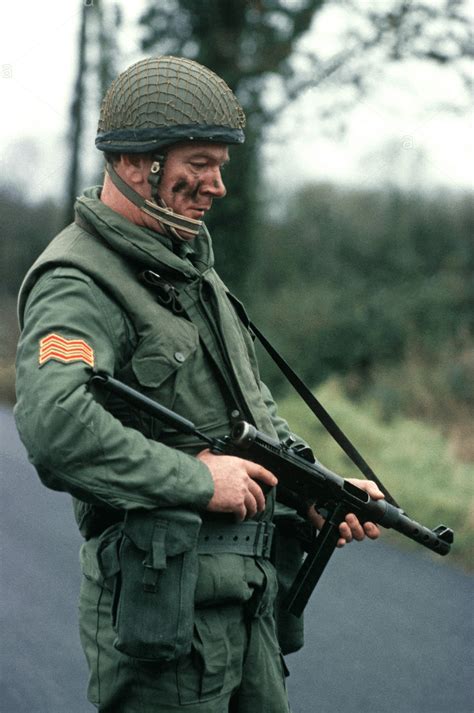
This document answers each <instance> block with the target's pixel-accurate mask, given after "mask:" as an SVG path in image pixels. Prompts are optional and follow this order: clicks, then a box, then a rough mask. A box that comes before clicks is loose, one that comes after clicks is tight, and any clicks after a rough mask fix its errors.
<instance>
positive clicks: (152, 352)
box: [131, 318, 199, 408]
mask: <svg viewBox="0 0 474 713" xmlns="http://www.w3.org/2000/svg"><path fill="white" fill-rule="evenodd" d="M198 347H199V334H198V330H197V328H196V327H195V326H194V325H193V324H191V323H190V322H188V321H186V320H185V319H183V318H174V319H173V318H171V319H168V320H167V322H165V323H163V324H162V325H160V324H158V325H157V328H156V331H155V332H154V333H153V334H149V335H145V336H144V337H143V338H142V339H141V340H140V342H139V344H138V346H137V348H136V350H135V353H134V354H133V357H132V362H131V366H132V371H133V373H134V376H135V378H136V379H137V381H138V383H139V384H140V386H141V387H142V390H143V391H144V392H146V393H147V395H150V396H152V397H155V398H156V399H158V400H159V401H160V402H161V403H163V405H165V406H168V408H172V407H173V403H174V399H175V395H176V380H177V378H178V376H179V373H180V372H181V371H183V370H184V371H187V370H189V369H192V363H193V361H194V358H195V355H196V352H197V350H198Z"/></svg>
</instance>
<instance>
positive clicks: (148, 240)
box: [75, 186, 214, 279]
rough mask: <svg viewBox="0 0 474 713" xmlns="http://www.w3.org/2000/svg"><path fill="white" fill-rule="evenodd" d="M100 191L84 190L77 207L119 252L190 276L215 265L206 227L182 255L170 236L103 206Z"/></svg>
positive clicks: (94, 188) (142, 262)
mask: <svg viewBox="0 0 474 713" xmlns="http://www.w3.org/2000/svg"><path fill="white" fill-rule="evenodd" d="M100 190H101V189H100V186H95V187H93V188H88V189H87V190H86V191H84V194H83V195H82V196H81V197H80V198H78V200H77V201H76V205H75V209H76V211H77V213H78V214H79V215H80V216H81V217H82V218H83V219H84V220H86V221H87V222H88V223H89V225H91V227H92V228H94V230H95V231H96V232H97V233H99V235H100V236H101V237H102V238H103V239H104V240H105V241H106V242H107V244H108V245H109V246H110V247H112V248H113V249H114V250H115V251H116V252H119V253H120V254H122V255H124V256H125V257H128V258H130V259H131V260H133V261H135V262H138V263H140V264H142V265H144V266H145V267H149V268H150V269H153V268H156V267H157V263H158V265H159V266H160V267H161V269H163V268H164V269H166V271H167V272H170V271H171V272H173V273H175V272H177V273H179V274H180V276H186V277H188V278H190V279H195V278H196V277H197V275H198V274H199V272H204V271H205V270H207V269H209V268H211V267H213V264H214V254H213V251H212V245H211V238H210V236H209V233H208V231H207V229H206V227H205V226H203V229H202V230H201V232H200V233H199V235H198V236H197V237H196V238H194V240H193V242H192V243H189V244H188V243H183V244H182V245H181V244H180V254H176V253H175V252H173V243H172V241H171V240H170V239H169V238H168V237H166V236H165V235H161V234H160V233H157V232H155V231H153V230H149V229H148V228H143V227H141V226H138V225H135V224H134V223H131V222H130V221H129V220H127V219H126V218H124V217H123V216H122V215H120V214H119V213H116V212H115V211H114V210H112V209H111V208H109V207H108V206H106V205H104V203H102V202H101V200H100Z"/></svg>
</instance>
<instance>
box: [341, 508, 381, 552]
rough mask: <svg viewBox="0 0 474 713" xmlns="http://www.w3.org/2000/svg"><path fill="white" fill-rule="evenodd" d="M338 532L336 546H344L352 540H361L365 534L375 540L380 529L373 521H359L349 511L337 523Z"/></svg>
mask: <svg viewBox="0 0 474 713" xmlns="http://www.w3.org/2000/svg"><path fill="white" fill-rule="evenodd" d="M339 534H340V536H341V537H340V539H339V540H338V542H337V547H344V545H345V544H347V543H348V542H352V540H357V541H358V542H361V541H362V540H364V539H365V537H366V536H367V537H369V538H370V539H371V540H376V539H377V538H378V537H379V535H380V529H379V528H378V527H377V525H375V524H374V523H373V522H364V523H363V524H362V523H360V522H359V520H358V519H357V517H356V516H355V515H354V514H353V513H350V514H349V515H346V518H345V520H344V522H341V524H340V525H339Z"/></svg>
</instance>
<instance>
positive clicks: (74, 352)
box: [39, 334, 94, 366]
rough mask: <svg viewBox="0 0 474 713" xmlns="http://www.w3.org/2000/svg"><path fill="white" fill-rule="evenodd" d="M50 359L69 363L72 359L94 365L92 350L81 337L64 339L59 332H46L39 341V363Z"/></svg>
mask: <svg viewBox="0 0 474 713" xmlns="http://www.w3.org/2000/svg"><path fill="white" fill-rule="evenodd" d="M50 359H56V360H57V361H62V362H63V363H64V364H69V363H70V362H73V361H83V362H85V363H86V364H88V365H89V366H94V350H93V349H92V347H90V346H89V344H87V342H85V341H84V340H83V339H65V338H64V337H60V336H59V334H48V335H47V336H46V337H43V339H41V341H40V349H39V365H40V366H42V365H43V364H45V363H46V362H47V361H49V360H50Z"/></svg>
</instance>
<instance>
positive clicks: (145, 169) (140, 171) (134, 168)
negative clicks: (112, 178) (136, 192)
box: [119, 154, 152, 187]
mask: <svg viewBox="0 0 474 713" xmlns="http://www.w3.org/2000/svg"><path fill="white" fill-rule="evenodd" d="M151 164H152V159H151V158H150V157H149V156H147V155H143V154H122V155H121V157H120V164H119V168H121V169H122V170H121V171H120V174H121V175H122V177H123V179H124V180H125V181H126V182H127V183H129V184H133V185H134V186H137V187H138V186H140V185H144V184H146V183H147V181H148V176H149V174H150V168H151Z"/></svg>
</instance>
